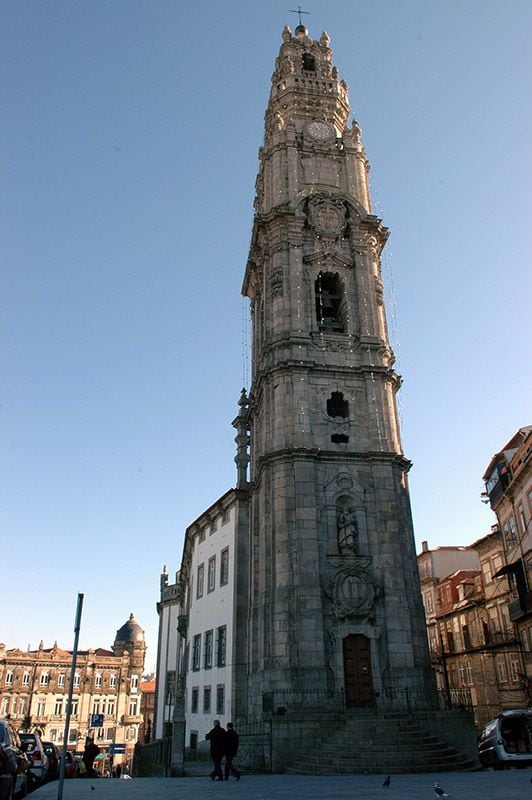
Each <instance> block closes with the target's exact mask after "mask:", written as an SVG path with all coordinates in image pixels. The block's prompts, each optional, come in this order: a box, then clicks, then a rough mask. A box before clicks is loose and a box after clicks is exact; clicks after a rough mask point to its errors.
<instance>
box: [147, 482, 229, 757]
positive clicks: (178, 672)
mask: <svg viewBox="0 0 532 800" xmlns="http://www.w3.org/2000/svg"><path fill="white" fill-rule="evenodd" d="M236 505H237V499H236V492H235V491H234V490H233V489H230V490H229V491H228V492H227V493H226V494H224V495H223V496H222V497H221V498H220V499H219V500H217V501H216V503H214V504H213V505H212V506H210V508H208V509H207V510H206V511H205V512H204V513H203V514H202V515H201V516H200V517H198V518H197V519H196V520H195V521H194V522H193V523H192V524H191V525H189V527H188V528H187V530H186V533H185V543H184V547H183V557H182V562H181V570H180V572H179V573H178V574H177V575H176V583H175V584H174V585H168V576H167V575H166V572H163V575H162V576H161V600H160V602H159V604H158V611H159V646H158V659H157V693H156V711H155V736H156V738H160V737H161V736H163V735H164V734H165V733H167V734H168V733H169V730H170V728H169V725H168V723H171V722H172V720H173V719H174V717H177V718H182V716H183V715H184V718H185V747H186V748H190V749H191V750H196V749H205V748H206V747H207V742H206V740H205V735H206V733H207V732H208V731H209V730H210V729H211V728H212V726H213V721H214V720H215V719H219V720H221V722H222V725H224V724H225V723H226V722H228V721H230V720H231V716H232V714H231V707H232V706H231V701H232V678H231V672H232V653H231V646H230V643H231V642H232V641H233V617H234V610H233V607H234V560H235V559H234V553H235V509H236ZM180 634H182V636H181V635H180ZM178 665H179V666H178Z"/></svg>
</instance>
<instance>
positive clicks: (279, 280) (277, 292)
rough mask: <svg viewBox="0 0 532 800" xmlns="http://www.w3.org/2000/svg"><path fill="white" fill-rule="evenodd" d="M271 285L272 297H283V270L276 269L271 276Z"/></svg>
mask: <svg viewBox="0 0 532 800" xmlns="http://www.w3.org/2000/svg"><path fill="white" fill-rule="evenodd" d="M270 287H271V292H272V297H282V294H283V271H282V269H276V270H275V271H274V272H272V274H271V276H270Z"/></svg>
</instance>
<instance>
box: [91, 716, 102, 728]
mask: <svg viewBox="0 0 532 800" xmlns="http://www.w3.org/2000/svg"><path fill="white" fill-rule="evenodd" d="M102 727H103V714H91V728H102Z"/></svg>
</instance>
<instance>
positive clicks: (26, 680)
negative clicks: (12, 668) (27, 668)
mask: <svg viewBox="0 0 532 800" xmlns="http://www.w3.org/2000/svg"><path fill="white" fill-rule="evenodd" d="M22 685H23V686H29V685H30V673H29V672H25V673H24V675H23V676H22Z"/></svg>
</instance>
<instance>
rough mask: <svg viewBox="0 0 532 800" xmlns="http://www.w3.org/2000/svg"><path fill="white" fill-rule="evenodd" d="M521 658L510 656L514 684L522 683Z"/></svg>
mask: <svg viewBox="0 0 532 800" xmlns="http://www.w3.org/2000/svg"><path fill="white" fill-rule="evenodd" d="M520 666H521V665H520V663H519V658H518V657H517V656H510V677H511V680H512V683H520V682H521V677H522V672H521V669H520Z"/></svg>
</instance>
